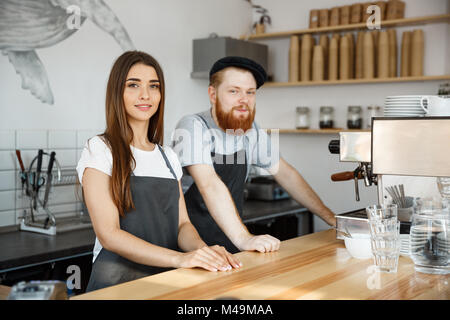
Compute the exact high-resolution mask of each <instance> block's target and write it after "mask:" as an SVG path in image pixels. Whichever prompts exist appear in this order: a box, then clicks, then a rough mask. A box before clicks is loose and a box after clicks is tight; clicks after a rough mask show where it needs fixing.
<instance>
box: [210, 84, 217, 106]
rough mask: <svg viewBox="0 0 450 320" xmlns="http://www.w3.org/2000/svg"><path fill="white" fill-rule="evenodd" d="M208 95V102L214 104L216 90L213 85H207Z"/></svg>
mask: <svg viewBox="0 0 450 320" xmlns="http://www.w3.org/2000/svg"><path fill="white" fill-rule="evenodd" d="M208 96H209V102H210V103H211V105H214V104H215V103H216V98H217V90H216V88H214V87H213V86H209V87H208Z"/></svg>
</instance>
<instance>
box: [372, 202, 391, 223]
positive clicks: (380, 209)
mask: <svg viewBox="0 0 450 320" xmlns="http://www.w3.org/2000/svg"><path fill="white" fill-rule="evenodd" d="M366 212H367V218H368V219H369V221H375V220H377V221H380V220H386V219H388V220H395V221H397V215H398V209H397V205H396V204H381V205H377V204H375V205H372V206H368V207H367V208H366Z"/></svg>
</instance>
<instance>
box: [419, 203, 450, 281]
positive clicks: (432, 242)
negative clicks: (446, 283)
mask: <svg viewBox="0 0 450 320" xmlns="http://www.w3.org/2000/svg"><path fill="white" fill-rule="evenodd" d="M416 202H417V204H416V206H415V208H414V214H413V217H412V223H411V231H410V246H411V247H410V257H411V259H412V260H413V261H414V268H415V270H416V271H418V272H423V273H432V274H450V235H449V232H450V208H449V207H448V203H446V202H439V201H437V200H435V199H420V200H417V201H416Z"/></svg>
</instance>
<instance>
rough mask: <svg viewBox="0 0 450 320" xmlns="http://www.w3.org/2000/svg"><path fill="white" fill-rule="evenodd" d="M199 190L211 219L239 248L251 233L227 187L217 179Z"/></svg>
mask: <svg viewBox="0 0 450 320" xmlns="http://www.w3.org/2000/svg"><path fill="white" fill-rule="evenodd" d="M199 190H200V193H201V195H202V197H203V200H204V201H205V204H206V207H207V208H208V211H209V212H210V214H211V216H212V217H213V219H214V220H215V221H216V223H217V224H218V225H219V227H220V228H221V229H222V231H224V233H225V234H226V235H227V236H228V238H229V239H230V240H231V242H233V244H234V245H235V246H236V247H238V248H240V246H241V245H240V244H241V243H242V241H244V240H246V239H248V238H249V237H250V236H251V234H250V233H249V232H248V230H247V228H246V227H245V225H244V224H243V223H242V220H241V218H240V216H239V213H238V211H237V209H236V206H235V204H234V201H233V198H232V197H231V194H230V192H229V190H228V188H227V187H226V186H225V185H224V183H223V182H222V181H221V180H219V179H218V180H217V182H216V181H214V182H212V183H210V184H209V186H208V188H204V189H199Z"/></svg>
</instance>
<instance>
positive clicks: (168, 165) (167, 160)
mask: <svg viewBox="0 0 450 320" xmlns="http://www.w3.org/2000/svg"><path fill="white" fill-rule="evenodd" d="M157 146H158V148H159V151H161V155H162V156H163V158H164V161H165V162H166V165H167V167H168V168H169V170H170V172H171V173H172V175H173V178H174V179H175V180H177V176H176V175H175V171H173V168H172V165H171V164H170V162H169V159H167V156H166V154H165V153H164V150H163V149H162V148H161V146H160V145H159V144H157Z"/></svg>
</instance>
